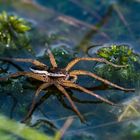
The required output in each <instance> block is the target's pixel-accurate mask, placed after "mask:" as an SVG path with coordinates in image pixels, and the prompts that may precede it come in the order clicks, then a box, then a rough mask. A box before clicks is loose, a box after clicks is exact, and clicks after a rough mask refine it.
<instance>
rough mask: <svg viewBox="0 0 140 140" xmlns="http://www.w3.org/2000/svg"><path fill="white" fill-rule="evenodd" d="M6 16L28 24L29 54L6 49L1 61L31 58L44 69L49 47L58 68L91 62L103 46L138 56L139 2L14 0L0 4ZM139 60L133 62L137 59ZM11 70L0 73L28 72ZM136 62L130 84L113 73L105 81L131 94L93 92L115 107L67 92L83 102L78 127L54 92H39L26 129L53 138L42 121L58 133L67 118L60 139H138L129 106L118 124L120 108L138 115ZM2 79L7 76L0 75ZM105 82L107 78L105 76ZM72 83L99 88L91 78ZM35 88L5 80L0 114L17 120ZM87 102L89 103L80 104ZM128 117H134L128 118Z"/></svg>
mask: <svg viewBox="0 0 140 140" xmlns="http://www.w3.org/2000/svg"><path fill="white" fill-rule="evenodd" d="M2 11H6V12H8V13H9V14H16V15H17V16H20V17H22V18H25V19H26V20H27V21H29V22H30V24H31V26H32V30H31V31H29V37H30V38H31V40H30V46H31V48H32V50H33V52H31V51H29V49H28V48H27V49H22V48H20V47H19V48H18V49H13V48H10V47H9V48H6V49H5V50H4V51H3V53H0V55H1V56H7V57H20V58H34V59H36V58H37V59H39V60H41V61H42V62H44V63H46V64H50V62H49V58H48V56H47V54H46V49H47V47H48V46H49V47H50V48H51V50H52V52H53V53H54V55H55V58H56V60H57V63H58V65H59V66H60V67H64V66H65V65H66V64H67V63H68V62H69V61H71V60H72V59H73V58H74V57H95V56H96V53H97V50H98V49H99V48H102V47H108V46H110V45H112V44H117V45H121V44H125V45H128V46H130V48H132V49H133V51H134V53H135V54H139V53H140V47H139V44H140V28H139V25H140V16H139V13H140V1H139V0H106V1H102V0H94V1H93V0H88V1H87V0H61V1H58V0H47V1H44V0H36V1H35V0H19V1H16V2H13V1H8V0H6V1H2V0H1V1H0V12H2ZM89 47H90V48H89ZM138 58H139V57H138ZM14 64H16V67H15V65H11V64H7V63H4V64H2V63H1V66H2V68H6V67H8V70H7V71H8V72H9V73H14V72H16V71H17V70H18V69H19V68H17V65H18V66H20V67H21V68H22V69H24V70H27V71H28V70H29V65H28V64H25V63H14ZM139 64H140V63H137V64H136V66H135V68H136V72H137V73H138V76H139V77H138V76H137V77H136V78H134V77H131V78H132V79H133V80H131V79H126V81H125V80H124V79H121V78H118V77H117V74H116V75H115V72H114V75H112V77H111V78H110V80H111V81H112V82H115V83H116V84H119V85H121V86H124V87H128V88H135V89H136V91H135V92H127V93H125V92H123V91H120V90H115V89H110V88H107V89H101V88H93V89H95V93H97V94H99V95H101V96H103V97H105V98H108V99H109V100H111V101H113V102H115V103H117V104H118V106H110V105H107V104H105V103H95V101H97V100H96V98H94V97H91V96H90V95H87V94H84V93H83V92H82V93H81V92H80V91H75V90H72V91H70V94H71V95H72V96H73V95H74V97H76V98H77V99H80V100H82V101H83V102H82V103H80V101H77V100H75V104H76V106H77V108H78V109H79V111H80V112H81V113H82V114H83V115H84V117H85V118H86V122H87V123H81V121H80V120H79V118H78V117H77V116H76V114H75V113H74V112H73V111H71V110H70V109H69V107H67V106H65V105H64V104H65V103H66V105H68V106H69V105H70V104H69V103H68V101H67V100H66V99H65V98H64V101H62V100H61V99H60V98H59V94H61V93H60V92H58V91H57V90H56V89H53V88H50V89H49V90H47V91H45V92H41V94H40V96H39V97H40V98H41V96H44V95H45V93H46V92H47V94H48V95H47V96H46V97H45V96H44V98H43V99H42V100H41V101H40V102H39V100H38V105H37V106H36V109H35V110H34V112H33V114H32V117H31V119H30V120H29V121H28V123H27V125H29V126H32V127H34V128H36V129H37V130H39V131H42V132H44V133H45V134H47V135H54V133H55V131H56V130H54V128H53V127H50V125H49V124H48V123H46V121H48V120H49V121H51V122H52V123H53V124H54V126H55V127H57V129H58V130H59V129H60V128H61V127H62V126H63V125H64V123H65V121H66V120H67V119H68V117H69V116H73V117H74V121H73V122H72V124H71V125H70V127H69V129H68V130H67V131H66V133H65V134H64V137H63V139H64V140H112V139H113V140H121V139H123V140H128V139H131V140H139V139H140V127H139V125H138V124H139V123H140V119H139V115H134V113H133V111H134V112H135V109H132V108H131V106H130V108H131V109H130V112H129V114H128V116H125V117H126V118H125V119H121V121H118V119H119V117H120V116H121V115H122V113H123V111H124V110H123V109H125V107H122V106H119V105H121V104H123V105H126V106H127V105H132V106H133V108H136V111H138V112H139V111H140V107H139V103H138V102H137V103H136V104H133V101H135V100H138V101H139V93H140V92H139V88H140V82H139V81H140V69H139V68H140V65H139ZM95 65H96V64H95V63H92V62H91V63H88V62H85V61H84V62H81V63H79V64H78V65H76V66H75V67H74V69H84V70H88V71H92V72H97V71H96V70H95V69H94V66H95ZM1 75H2V76H6V75H7V73H4V74H1ZM106 78H108V77H106ZM77 83H78V84H79V85H82V86H85V87H94V86H98V85H100V82H98V81H97V80H95V79H92V78H90V77H87V76H85V77H84V76H83V77H82V76H80V77H79V79H78V81H77ZM38 84H39V83H35V82H34V81H30V80H27V79H26V78H25V77H20V78H17V79H13V80H10V81H8V82H6V83H1V84H0V113H1V114H4V115H6V116H7V117H9V118H12V119H14V120H16V121H21V120H22V119H23V117H24V116H25V115H26V114H27V111H28V109H29V107H30V105H31V101H32V97H33V95H34V93H35V90H36V89H37V86H38ZM86 101H89V102H90V103H89V102H86ZM133 115H134V116H133Z"/></svg>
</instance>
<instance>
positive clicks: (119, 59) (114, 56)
mask: <svg viewBox="0 0 140 140" xmlns="http://www.w3.org/2000/svg"><path fill="white" fill-rule="evenodd" d="M97 56H99V57H102V58H105V59H106V60H108V61H110V62H113V63H115V64H119V65H127V67H126V68H123V69H116V70H115V71H114V68H113V67H111V66H109V65H103V66H100V68H99V67H98V66H97V67H96V71H97V73H99V74H101V75H103V76H104V77H108V78H109V79H113V77H112V76H113V75H114V74H115V75H116V76H115V77H116V78H119V79H120V78H121V79H124V80H130V81H134V80H136V78H138V77H139V76H140V73H139V72H138V66H140V62H139V60H140V56H139V55H138V54H137V53H135V52H134V50H133V49H132V48H130V47H129V46H128V45H111V46H110V47H103V48H101V49H99V50H98V51H97ZM113 73H114V74H113ZM119 79H116V80H118V81H119Z"/></svg>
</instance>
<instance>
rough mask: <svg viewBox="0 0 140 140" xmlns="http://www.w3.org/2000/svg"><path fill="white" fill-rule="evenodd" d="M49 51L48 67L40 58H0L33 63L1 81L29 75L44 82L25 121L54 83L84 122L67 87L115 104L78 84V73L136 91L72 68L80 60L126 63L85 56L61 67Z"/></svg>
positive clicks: (118, 87)
mask: <svg viewBox="0 0 140 140" xmlns="http://www.w3.org/2000/svg"><path fill="white" fill-rule="evenodd" d="M47 52H48V54H49V59H50V62H51V65H52V67H48V66H47V65H46V64H44V63H42V62H40V61H38V60H33V59H22V58H0V60H2V61H16V62H27V63H31V64H32V65H33V66H32V67H30V71H21V72H16V73H14V74H10V75H9V76H8V77H5V78H0V81H5V80H8V79H9V78H16V77H19V76H27V77H30V78H33V79H35V80H39V81H41V82H42V84H41V85H40V86H39V87H38V89H37V90H36V93H35V95H34V97H33V100H32V104H31V107H30V109H29V111H28V113H27V115H26V116H25V118H24V120H23V122H25V121H26V120H27V119H28V118H29V117H30V115H31V113H32V111H33V110H34V107H35V104H36V99H37V97H38V95H39V93H40V92H41V91H42V90H44V89H46V88H48V87H49V86H52V85H54V86H55V87H56V88H57V89H58V90H59V91H60V92H61V93H62V94H63V95H64V96H65V97H66V98H67V100H68V101H69V103H70V105H71V107H72V109H73V111H74V112H75V113H76V114H77V115H78V116H79V118H80V120H81V121H82V122H84V121H85V119H84V117H83V115H82V114H81V113H80V112H79V110H78V109H77V107H76V105H75V104H74V102H73V100H72V99H71V97H70V95H69V93H68V92H67V91H66V89H65V88H72V89H76V90H80V91H82V92H83V93H86V94H89V95H92V96H95V97H96V98H98V99H99V100H101V101H103V102H105V103H107V104H110V105H115V104H114V103H113V102H111V101H109V100H108V99H106V98H103V97H102V96H100V95H97V94H96V93H94V92H92V91H90V90H88V89H86V88H84V87H82V86H80V85H78V84H76V80H77V77H78V75H86V76H91V77H92V78H95V79H97V80H99V81H101V82H103V83H105V84H107V85H110V86H112V87H115V88H117V89H120V90H123V91H134V89H127V88H124V87H121V86H119V85H117V84H114V83H112V82H110V81H108V80H106V79H103V78H101V77H99V76H97V75H96V74H94V73H92V72H89V71H85V70H72V71H71V68H72V67H73V66H74V65H75V64H77V63H78V62H79V61H97V62H103V63H106V64H109V65H111V66H113V67H116V68H122V67H126V66H124V65H116V64H113V63H111V62H109V61H107V60H106V59H103V58H91V57H84V58H75V59H74V60H72V61H71V62H69V63H68V65H67V66H66V67H65V68H59V67H58V66H57V63H56V61H55V58H54V56H53V54H52V52H51V51H50V50H49V49H48V50H47Z"/></svg>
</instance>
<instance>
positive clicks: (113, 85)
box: [69, 70, 135, 91]
mask: <svg viewBox="0 0 140 140" xmlns="http://www.w3.org/2000/svg"><path fill="white" fill-rule="evenodd" d="M69 75H70V76H71V75H72V76H74V75H75V76H77V75H87V76H91V77H93V78H95V79H97V80H99V81H101V82H103V83H105V84H107V85H110V86H112V87H115V88H117V89H120V90H123V91H135V89H128V88H124V87H121V86H118V85H117V84H114V83H112V82H110V81H108V80H106V79H104V78H101V77H99V76H98V75H96V74H94V73H91V72H88V71H84V70H73V71H71V72H70V73H69Z"/></svg>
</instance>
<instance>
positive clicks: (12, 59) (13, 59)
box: [0, 57, 47, 67]
mask: <svg viewBox="0 0 140 140" xmlns="http://www.w3.org/2000/svg"><path fill="white" fill-rule="evenodd" d="M0 60H2V61H10V62H11V61H16V62H27V63H31V64H33V65H35V66H40V67H47V65H46V64H44V63H42V62H40V61H38V60H34V59H24V58H7V57H0Z"/></svg>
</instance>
